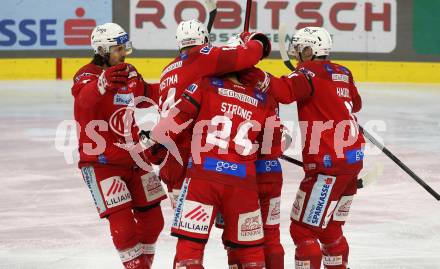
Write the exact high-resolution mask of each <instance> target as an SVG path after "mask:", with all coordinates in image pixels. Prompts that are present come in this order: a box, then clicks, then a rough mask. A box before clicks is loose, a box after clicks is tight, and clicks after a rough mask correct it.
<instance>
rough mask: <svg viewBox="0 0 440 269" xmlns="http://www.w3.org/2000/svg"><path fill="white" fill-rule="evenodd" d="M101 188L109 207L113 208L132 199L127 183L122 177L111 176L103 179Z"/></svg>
mask: <svg viewBox="0 0 440 269" xmlns="http://www.w3.org/2000/svg"><path fill="white" fill-rule="evenodd" d="M101 190H102V193H103V194H104V200H105V203H106V205H107V208H113V207H116V206H119V205H122V204H125V203H128V202H130V201H131V195H130V192H129V191H128V188H127V185H126V184H125V182H124V181H123V180H122V179H121V177H110V178H107V179H104V180H103V181H101Z"/></svg>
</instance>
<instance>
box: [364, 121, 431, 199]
mask: <svg viewBox="0 0 440 269" xmlns="http://www.w3.org/2000/svg"><path fill="white" fill-rule="evenodd" d="M358 126H359V130H360V131H361V132H362V133H363V134H364V136H365V137H366V138H368V140H370V141H371V143H373V144H374V145H375V146H376V147H378V148H379V149H380V150H381V151H382V152H383V153H384V154H385V155H386V156H387V157H388V158H390V159H391V160H392V161H393V162H394V163H395V164H397V166H399V167H400V168H401V169H402V170H403V171H405V172H406V173H407V174H408V175H409V176H410V177H411V178H412V179H414V180H415V181H416V182H417V183H419V185H420V186H422V187H423V188H424V189H425V190H426V191H427V192H429V194H431V195H432V196H433V197H434V198H435V199H436V200H437V201H440V194H438V193H437V192H436V191H435V190H434V189H433V188H431V186H429V185H428V184H426V182H425V181H423V179H421V178H420V177H419V176H418V175H416V173H414V172H413V171H412V170H411V169H409V167H408V166H406V165H405V164H404V163H403V162H402V161H401V160H400V159H399V158H397V157H396V156H395V155H394V154H393V153H392V152H391V151H389V150H388V149H387V148H386V147H385V146H384V145H382V144H381V143H380V142H379V141H377V140H376V138H374V137H373V136H372V135H371V134H370V133H369V132H368V131H366V130H365V129H364V128H362V126H360V125H358Z"/></svg>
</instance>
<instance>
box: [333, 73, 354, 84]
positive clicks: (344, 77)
mask: <svg viewBox="0 0 440 269" xmlns="http://www.w3.org/2000/svg"><path fill="white" fill-rule="evenodd" d="M332 80H333V81H342V82H345V83H349V82H350V79H349V77H348V76H347V75H344V74H332Z"/></svg>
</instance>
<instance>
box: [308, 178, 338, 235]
mask: <svg viewBox="0 0 440 269" xmlns="http://www.w3.org/2000/svg"><path fill="white" fill-rule="evenodd" d="M335 181H336V177H333V176H327V175H318V178H317V180H316V182H315V184H314V185H313V189H312V193H311V194H310V198H309V202H308V203H307V207H306V210H305V212H306V213H305V215H304V218H303V222H304V223H306V224H309V225H312V226H316V227H320V226H321V220H322V217H323V215H324V212H325V210H326V208H327V203H328V200H329V197H330V193H331V191H332V188H333V185H334V183H335Z"/></svg>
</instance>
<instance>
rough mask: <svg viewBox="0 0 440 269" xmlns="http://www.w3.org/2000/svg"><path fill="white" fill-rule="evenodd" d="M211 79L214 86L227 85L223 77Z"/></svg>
mask: <svg viewBox="0 0 440 269" xmlns="http://www.w3.org/2000/svg"><path fill="white" fill-rule="evenodd" d="M210 80H211V84H212V85H213V86H214V87H217V88H218V87H224V85H225V83H224V82H223V80H222V79H219V78H211V79H210Z"/></svg>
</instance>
